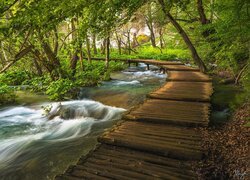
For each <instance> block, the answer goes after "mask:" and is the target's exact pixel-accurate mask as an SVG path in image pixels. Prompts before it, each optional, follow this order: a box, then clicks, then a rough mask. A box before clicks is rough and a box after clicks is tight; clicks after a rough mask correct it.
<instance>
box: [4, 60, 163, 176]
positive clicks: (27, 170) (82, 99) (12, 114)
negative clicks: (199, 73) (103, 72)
mask: <svg viewBox="0 0 250 180" xmlns="http://www.w3.org/2000/svg"><path fill="white" fill-rule="evenodd" d="M150 69H151V70H150V71H148V70H146V66H145V65H144V64H139V66H138V67H135V66H133V67H130V68H128V69H126V70H124V71H122V72H117V73H113V74H112V75H111V78H112V80H111V81H107V82H103V83H102V84H101V85H100V86H98V87H89V88H81V90H80V93H79V97H78V99H76V100H71V101H64V102H60V106H62V107H63V108H64V109H66V110H65V111H64V115H61V116H55V117H53V118H52V119H51V120H49V119H48V118H47V116H45V115H44V110H43V108H42V106H48V105H50V106H52V107H56V106H58V105H59V102H49V101H48V100H47V98H46V97H44V96H38V98H34V95H32V98H33V99H35V101H34V102H32V100H31V99H32V98H31V97H30V98H29V94H27V93H22V95H23V96H22V98H20V99H21V100H20V101H21V102H22V105H13V106H8V107H2V108H1V109H0V175H1V176H0V179H3V180H8V179H10V180H15V179H16V180H20V179H27V180H29V179H53V177H54V176H55V175H56V174H60V173H63V171H64V170H65V169H66V168H67V167H68V166H69V165H70V164H74V163H76V162H77V160H78V159H79V157H80V156H81V155H85V154H87V153H88V152H89V151H90V150H91V149H93V148H94V147H95V145H96V144H97V137H98V136H99V135H100V134H101V133H103V131H104V130H105V129H108V128H110V127H112V126H113V125H114V124H115V123H117V121H119V120H120V119H121V117H122V114H123V113H124V112H125V111H126V110H128V109H130V108H131V107H133V106H135V105H137V104H139V103H141V102H143V100H144V99H145V97H146V94H148V93H149V92H151V91H152V90H153V89H155V88H157V87H159V86H160V85H161V84H163V83H164V82H165V79H166V75H165V74H161V73H159V69H158V68H157V67H154V66H150ZM65 112H66V113H65ZM65 114H66V115H67V118H65V116H66V115H65Z"/></svg>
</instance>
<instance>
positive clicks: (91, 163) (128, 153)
mask: <svg viewBox="0 0 250 180" xmlns="http://www.w3.org/2000/svg"><path fill="white" fill-rule="evenodd" d="M62 177H67V178H66V179H68V178H69V179H70V178H72V180H73V179H79V178H81V179H106V178H108V179H196V174H195V173H194V172H193V171H192V168H191V163H189V162H186V161H180V160H174V159H169V158H166V157H164V156H158V155H154V154H149V153H146V152H141V151H136V150H132V149H128V148H123V147H115V146H109V145H105V144H103V145H101V146H100V147H99V148H97V149H96V150H95V151H94V152H92V154H91V155H90V156H88V157H87V158H85V160H84V161H79V162H78V163H77V165H74V166H71V167H69V169H68V170H67V171H66V173H65V174H64V175H61V176H57V177H56V179H63V178H62Z"/></svg>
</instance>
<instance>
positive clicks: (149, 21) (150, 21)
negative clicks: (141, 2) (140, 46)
mask: <svg viewBox="0 0 250 180" xmlns="http://www.w3.org/2000/svg"><path fill="white" fill-rule="evenodd" d="M146 24H147V26H148V29H149V31H150V41H151V44H152V46H153V47H156V43H155V33H154V26H153V17H152V10H151V5H150V4H148V6H147V16H146Z"/></svg>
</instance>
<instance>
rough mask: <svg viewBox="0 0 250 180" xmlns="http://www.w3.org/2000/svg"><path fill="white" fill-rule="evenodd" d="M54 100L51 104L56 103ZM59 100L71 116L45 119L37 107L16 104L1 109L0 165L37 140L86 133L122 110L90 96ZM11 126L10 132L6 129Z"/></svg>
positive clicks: (112, 118) (41, 140) (12, 159)
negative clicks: (66, 100)
mask: <svg viewBox="0 0 250 180" xmlns="http://www.w3.org/2000/svg"><path fill="white" fill-rule="evenodd" d="M56 104H57V103H54V104H52V105H53V106H54V107H55V106H56ZM61 104H62V108H65V109H66V110H67V112H70V113H71V116H72V119H67V120H65V119H62V118H61V117H60V116H55V117H54V118H53V119H51V120H48V118H47V117H46V116H45V115H44V112H43V110H42V109H38V107H35V108H30V107H15V108H9V109H5V110H4V111H1V112H0V169H4V168H6V167H8V166H9V165H10V164H11V163H13V162H14V161H15V160H16V158H18V157H20V156H22V154H23V153H24V152H25V151H26V150H27V149H29V148H30V147H31V146H32V145H33V144H35V143H37V142H39V141H40V142H43V144H44V143H45V144H46V143H48V144H49V143H52V142H53V143H54V144H55V143H57V142H62V141H69V140H71V139H76V138H79V137H83V136H86V135H87V134H88V133H90V132H91V127H92V125H93V124H96V123H100V122H102V121H114V120H118V119H120V118H121V115H122V113H123V112H124V111H125V110H124V109H121V108H115V107H110V106H105V105H103V104H101V103H99V102H96V101H91V100H81V101H69V102H62V103H61ZM37 109H38V110H37ZM52 109H53V108H52ZM11 129H12V132H11V131H8V130H11ZM13 131H15V132H13ZM40 148H42V147H39V149H40ZM30 158H32V157H30ZM0 174H1V171H0Z"/></svg>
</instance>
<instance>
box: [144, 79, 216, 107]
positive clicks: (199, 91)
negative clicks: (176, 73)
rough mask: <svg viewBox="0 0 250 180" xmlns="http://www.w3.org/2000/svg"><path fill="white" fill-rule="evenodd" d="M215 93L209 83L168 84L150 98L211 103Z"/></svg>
mask: <svg viewBox="0 0 250 180" xmlns="http://www.w3.org/2000/svg"><path fill="white" fill-rule="evenodd" d="M212 93H213V88H212V84H211V83H209V82H179V81H178V82H175V81H171V82H167V83H166V84H165V85H164V86H162V87H161V88H159V89H158V90H156V91H154V92H152V93H150V94H149V95H148V96H149V97H150V98H155V99H167V100H180V101H194V102H209V101H210V96H211V95H212Z"/></svg>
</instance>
